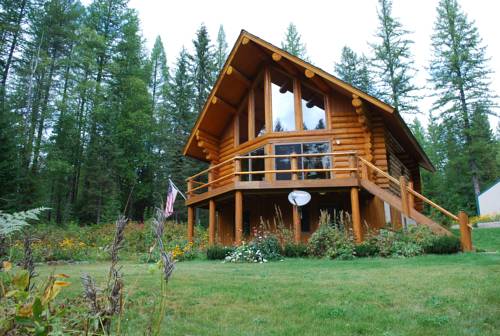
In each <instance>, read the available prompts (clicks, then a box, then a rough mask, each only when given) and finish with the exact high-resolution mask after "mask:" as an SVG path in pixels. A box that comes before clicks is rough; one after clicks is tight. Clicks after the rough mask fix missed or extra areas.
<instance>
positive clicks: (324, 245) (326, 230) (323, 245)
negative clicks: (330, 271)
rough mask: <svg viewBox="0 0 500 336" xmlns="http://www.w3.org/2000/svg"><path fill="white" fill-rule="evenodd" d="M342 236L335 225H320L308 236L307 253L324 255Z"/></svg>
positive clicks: (317, 255) (318, 255)
mask: <svg viewBox="0 0 500 336" xmlns="http://www.w3.org/2000/svg"><path fill="white" fill-rule="evenodd" d="M342 236H343V234H341V233H340V232H339V231H338V230H337V229H336V228H335V227H333V226H331V225H328V224H325V225H320V227H319V228H318V229H317V230H316V231H315V232H314V233H313V234H312V236H311V238H309V246H308V249H307V250H308V253H309V254H310V255H312V256H316V257H324V256H326V252H327V251H328V250H329V249H330V248H331V247H334V246H335V245H336V242H337V241H339V240H341V239H342Z"/></svg>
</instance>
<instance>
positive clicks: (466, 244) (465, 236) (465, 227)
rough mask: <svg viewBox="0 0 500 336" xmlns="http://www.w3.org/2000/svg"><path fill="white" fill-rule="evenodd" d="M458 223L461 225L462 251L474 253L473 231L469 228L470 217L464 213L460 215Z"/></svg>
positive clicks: (461, 212)
mask: <svg viewBox="0 0 500 336" xmlns="http://www.w3.org/2000/svg"><path fill="white" fill-rule="evenodd" d="M458 222H459V223H460V242H461V243H462V251H464V252H470V251H472V235H471V231H472V229H471V228H470V226H469V216H467V214H466V213H465V212H464V211H460V212H459V213H458Z"/></svg>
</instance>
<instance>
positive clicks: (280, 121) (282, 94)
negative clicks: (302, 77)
mask: <svg viewBox="0 0 500 336" xmlns="http://www.w3.org/2000/svg"><path fill="white" fill-rule="evenodd" d="M271 81H272V84H271V96H272V98H271V100H272V115H273V131H274V132H286V131H295V109H294V97H293V80H292V79H291V78H290V77H288V76H287V75H284V74H282V73H280V72H277V71H272V72H271Z"/></svg>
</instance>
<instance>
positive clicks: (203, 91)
mask: <svg viewBox="0 0 500 336" xmlns="http://www.w3.org/2000/svg"><path fill="white" fill-rule="evenodd" d="M193 45H194V53H193V55H191V56H190V61H191V64H190V69H191V74H192V76H193V87H194V110H195V112H196V113H199V112H201V110H202V108H203V105H204V104H205V101H206V100H207V97H208V94H209V93H210V90H211V89H212V86H213V85H214V82H215V76H216V71H217V68H216V63H215V62H216V60H215V54H214V52H213V46H212V45H211V43H210V37H209V35H208V30H207V27H206V26H205V25H204V24H202V25H201V27H200V28H199V29H198V31H197V32H196V38H195V39H194V40H193Z"/></svg>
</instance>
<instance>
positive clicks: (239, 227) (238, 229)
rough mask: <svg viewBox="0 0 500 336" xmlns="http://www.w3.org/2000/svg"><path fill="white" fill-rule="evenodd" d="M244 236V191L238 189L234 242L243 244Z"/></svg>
mask: <svg viewBox="0 0 500 336" xmlns="http://www.w3.org/2000/svg"><path fill="white" fill-rule="evenodd" d="M242 236H243V193H242V192H241V191H239V190H237V191H236V192H235V194H234V242H235V243H236V245H237V246H239V245H241V237H242Z"/></svg>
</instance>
